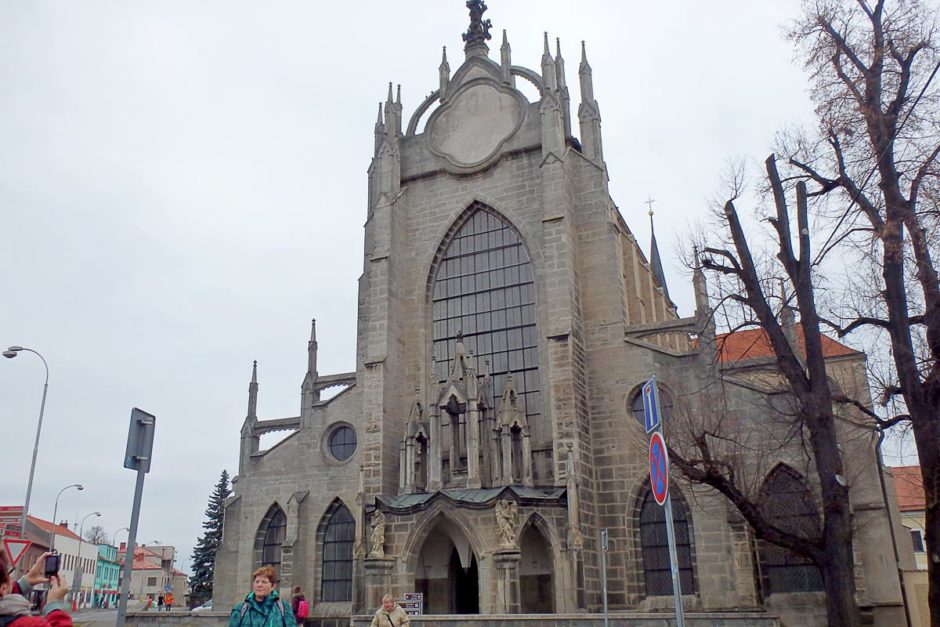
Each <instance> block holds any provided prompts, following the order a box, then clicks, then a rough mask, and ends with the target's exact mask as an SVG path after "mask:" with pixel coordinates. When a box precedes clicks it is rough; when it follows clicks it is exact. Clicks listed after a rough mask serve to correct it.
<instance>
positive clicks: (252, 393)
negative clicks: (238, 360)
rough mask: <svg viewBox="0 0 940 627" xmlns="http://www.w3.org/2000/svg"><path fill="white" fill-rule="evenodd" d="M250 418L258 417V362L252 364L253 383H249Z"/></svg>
mask: <svg viewBox="0 0 940 627" xmlns="http://www.w3.org/2000/svg"><path fill="white" fill-rule="evenodd" d="M248 418H249V419H251V420H257V419H258V362H257V361H254V362H253V363H252V365H251V383H249V384H248Z"/></svg>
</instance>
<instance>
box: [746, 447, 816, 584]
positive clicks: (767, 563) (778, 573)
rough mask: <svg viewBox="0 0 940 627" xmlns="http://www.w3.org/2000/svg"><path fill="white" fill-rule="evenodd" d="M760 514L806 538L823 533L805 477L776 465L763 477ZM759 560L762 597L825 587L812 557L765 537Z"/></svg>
mask: <svg viewBox="0 0 940 627" xmlns="http://www.w3.org/2000/svg"><path fill="white" fill-rule="evenodd" d="M759 504H760V510H761V513H762V514H763V515H764V516H765V517H766V518H767V519H768V520H770V521H771V522H772V523H773V524H774V525H775V526H777V527H779V528H780V529H782V530H784V531H788V532H790V533H794V534H798V535H800V536H802V537H804V538H807V539H813V538H818V537H819V536H820V534H821V525H820V520H819V510H818V508H817V507H816V502H815V501H814V500H813V494H812V492H811V491H810V489H809V485H808V484H807V483H806V480H805V479H804V478H803V476H802V475H801V474H800V473H799V472H797V471H796V470H794V469H793V468H791V467H790V466H787V465H786V464H777V466H775V467H774V469H773V470H771V471H770V473H769V474H768V475H767V478H766V479H764V484H763V486H762V487H761V491H760V497H759ZM757 563H758V572H759V574H760V587H761V591H762V592H763V596H765V597H767V596H769V595H771V594H774V593H778V592H810V591H821V590H824V585H823V584H824V582H823V577H822V573H821V572H820V571H819V568H818V567H817V566H816V565H815V564H813V562H812V561H810V560H809V559H807V558H805V557H802V556H800V555H797V554H796V553H793V552H792V551H789V550H787V549H784V548H781V547H778V546H776V545H773V544H771V543H769V542H765V541H764V540H758V541H757Z"/></svg>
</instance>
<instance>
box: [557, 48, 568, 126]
mask: <svg viewBox="0 0 940 627" xmlns="http://www.w3.org/2000/svg"><path fill="white" fill-rule="evenodd" d="M555 84H556V85H558V96H559V104H560V105H561V118H562V121H563V122H564V125H565V137H566V138H568V137H571V96H569V95H568V81H567V79H566V78H565V60H564V58H563V57H562V56H561V38H560V37H556V38H555Z"/></svg>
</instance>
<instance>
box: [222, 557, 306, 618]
mask: <svg viewBox="0 0 940 627" xmlns="http://www.w3.org/2000/svg"><path fill="white" fill-rule="evenodd" d="M251 577H252V583H251V592H249V593H248V596H246V597H245V600H244V601H242V602H241V603H239V604H238V605H236V606H235V608H234V609H233V610H232V615H231V616H229V619H228V627H297V620H296V619H295V618H294V613H293V612H292V611H291V609H290V604H289V603H287V602H286V601H282V600H281V599H279V598H278V595H277V590H275V589H274V584H276V583H277V572H276V571H275V570H274V569H273V568H271V567H270V566H262V567H261V568H259V569H258V570H256V571H255V572H254V574H253V575H252V576H251Z"/></svg>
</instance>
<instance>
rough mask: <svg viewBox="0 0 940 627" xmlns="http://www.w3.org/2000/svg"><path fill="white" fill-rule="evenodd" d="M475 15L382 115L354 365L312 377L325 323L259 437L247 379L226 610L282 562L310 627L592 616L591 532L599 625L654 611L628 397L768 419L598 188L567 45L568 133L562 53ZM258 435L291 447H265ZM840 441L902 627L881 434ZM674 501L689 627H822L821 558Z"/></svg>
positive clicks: (597, 160) (864, 588)
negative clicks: (414, 99)
mask: <svg viewBox="0 0 940 627" xmlns="http://www.w3.org/2000/svg"><path fill="white" fill-rule="evenodd" d="M466 4H467V7H468V8H469V9H470V27H469V29H468V30H467V32H466V33H465V34H464V35H463V40H464V59H463V62H462V63H460V64H459V66H458V67H457V68H456V70H454V71H452V70H451V66H450V64H449V61H448V57H447V53H446V49H445V54H444V57H443V59H442V60H441V63H440V67H439V76H438V84H437V88H436V89H435V90H434V91H433V92H432V93H431V94H430V95H429V96H428V97H427V98H426V99H425V100H424V101H423V102H421V103H420V104H419V105H418V106H417V107H416V108H415V109H414V111H413V113H411V115H410V117H408V118H405V117H404V115H403V113H404V112H403V106H402V103H401V97H400V90H399V91H398V92H397V94H396V93H393V91H392V88H391V86H390V87H389V93H388V99H387V101H386V102H385V105H384V108H383V107H380V109H379V116H378V119H377V121H376V123H375V152H374V155H373V158H372V164H371V167H370V168H369V177H368V185H369V193H368V208H367V212H368V213H367V221H366V224H365V250H364V259H363V271H362V275H361V278H360V279H359V299H358V333H357V353H356V371H355V372H350V373H340V374H329V375H324V374H320V372H319V371H318V369H317V339H316V326H315V324H314V327H313V330H312V335H311V338H310V342H309V346H308V355H309V359H308V368H307V373H306V376H305V378H304V380H303V384H302V405H301V409H300V414H299V415H298V416H296V417H292V418H285V419H277V420H264V419H260V418H259V417H258V415H257V410H256V408H257V394H258V381H257V372H256V371H255V372H253V373H252V379H251V383H250V385H249V403H248V413H247V417H246V418H245V421H244V423H243V426H242V430H241V452H240V458H239V468H238V474H237V478H236V480H234V481H233V483H234V495H233V496H232V497H230V499H229V500H228V501H227V503H226V508H225V523H224V538H223V542H222V546H221V548H220V550H219V552H218V555H217V561H216V581H215V595H216V599H215V604H216V607H218V608H220V609H221V608H224V607H226V606H231V605H234V604H235V603H237V602H238V601H240V600H241V598H242V597H243V596H244V594H245V593H246V592H247V591H248V589H249V578H250V574H251V572H252V571H253V570H254V569H255V568H257V567H258V566H260V565H262V564H272V565H274V566H275V567H276V568H277V569H278V571H279V573H280V577H281V581H280V589H281V591H282V594H287V595H289V591H290V588H291V587H292V586H293V585H300V586H301V587H302V588H303V590H304V592H305V594H306V596H307V599H308V600H310V601H311V607H312V608H313V609H312V612H311V618H309V619H308V623H307V624H308V625H316V626H317V627H334V626H338V625H344V627H345V626H347V625H350V621H351V620H352V621H353V623H354V624H356V625H368V623H369V620H370V617H368V616H367V615H368V614H370V613H371V612H374V610H375V608H376V607H378V605H380V600H381V597H382V595H383V594H385V593H392V594H394V595H396V597H399V598H401V595H403V594H405V593H421V594H422V595H423V611H424V614H425V615H428V619H431V620H430V622H428V623H427V624H436V623H435V620H434V615H454V614H470V615H477V619H476V622H474V623H465V624H466V625H467V627H469V626H470V625H471V624H473V625H484V624H492V625H495V624H500V625H515V624H516V623H514V622H513V621H512V615H519V614H526V615H543V616H544V622H542V623H540V624H543V625H551V624H562V623H564V624H566V625H575V624H577V625H582V624H583V625H587V624H596V625H599V624H600V618H599V616H598V615H597V612H598V611H599V610H600V607H601V604H602V596H601V579H602V573H601V553H600V532H601V530H602V529H607V530H608V533H609V539H610V540H609V542H610V543H609V551H608V552H607V554H606V563H607V572H606V580H607V588H608V590H609V593H608V601H609V606H610V608H611V610H612V611H613V612H614V613H615V614H616V615H617V616H620V617H624V616H628V617H629V616H635V617H636V618H637V619H639V618H640V617H643V616H649V613H651V612H657V611H664V610H666V609H668V608H669V607H671V604H672V603H673V597H672V576H671V572H670V566H669V558H668V549H667V545H666V538H665V531H664V527H665V526H664V524H663V521H664V514H663V511H662V508H660V507H659V506H658V505H656V503H655V502H654V500H653V497H652V495H651V492H650V486H649V469H648V463H647V442H648V439H647V435H646V431H645V429H644V426H643V424H642V422H643V421H642V403H641V401H639V400H638V399H639V395H638V390H639V386H640V385H642V383H643V382H644V381H645V380H646V379H647V378H648V377H649V376H650V375H651V374H656V376H657V378H658V381H659V383H660V386H661V398H662V407H663V413H664V414H665V415H666V417H667V418H668V417H669V414H670V412H671V411H672V408H673V406H674V405H675V406H678V404H679V403H680V401H682V399H683V398H684V397H686V396H688V395H690V394H694V393H695V392H694V390H700V389H704V388H705V387H707V385H708V383H709V382H710V381H711V382H714V381H716V380H721V381H723V382H724V383H726V385H725V387H726V388H733V389H734V390H737V391H736V392H734V394H736V395H737V396H736V398H738V401H736V402H737V403H738V405H739V407H741V408H751V410H752V411H759V408H760V407H761V405H760V403H758V402H757V401H756V400H754V398H755V397H756V396H759V391H760V386H761V385H767V381H768V377H767V376H763V375H762V373H764V374H766V372H767V371H768V369H772V360H771V359H769V355H767V354H761V353H760V351H759V350H752V349H753V348H754V347H755V346H756V347H758V348H759V345H760V342H759V341H756V340H754V337H755V336H753V335H751V336H745V335H742V334H747V333H752V334H753V332H739V333H737V334H732V335H734V336H735V337H731V336H717V337H716V335H715V330H714V326H713V324H712V322H711V316H710V311H709V308H708V294H707V289H706V283H705V279H704V277H703V276H702V274H701V272H698V271H697V272H696V273H695V276H694V280H693V289H694V290H695V295H696V299H695V302H696V311H695V312H694V313H693V315H691V316H689V317H680V316H679V315H678V312H677V310H676V307H675V305H674V304H673V302H672V301H671V299H670V297H669V293H668V291H667V289H666V284H665V278H664V275H663V271H662V265H661V261H660V258H659V252H658V250H657V249H656V247H655V240H654V242H653V245H652V247H651V250H650V252H649V256H647V255H646V254H645V253H644V252H643V251H642V250H641V246H640V245H639V244H638V242H637V240H636V239H635V238H634V236H633V234H632V233H631V231H630V228H629V226H628V225H627V224H626V222H625V221H624V218H623V217H622V216H621V214H620V212H619V211H618V209H617V206H616V205H615V204H614V201H613V200H612V199H611V197H610V195H609V192H608V184H607V181H608V171H607V167H606V164H605V161H604V145H603V141H602V136H601V114H600V108H599V106H598V102H597V101H596V100H595V98H594V89H593V82H592V81H593V76H592V71H591V66H590V65H589V64H588V60H587V56H586V53H585V50H584V47H583V45H582V49H581V51H580V53H581V60H580V65H579V67H578V72H577V76H578V80H579V81H580V94H581V102H580V103H579V104H578V106H577V111H576V118H575V119H572V115H571V108H572V104H571V102H570V99H569V91H568V83H567V81H568V76H567V73H566V70H565V61H564V59H563V58H562V54H561V49H560V46H558V47H554V46H552V47H550V45H549V41H548V38H547V36H546V38H545V47H544V53H543V55H542V59H541V67H540V69H539V70H533V69H529V68H527V67H523V66H520V65H514V64H513V61H512V58H511V51H510V46H509V43H508V40H507V37H506V34H505V31H504V32H503V35H502V45H501V46H500V49H499V54H498V59H494V58H491V56H490V54H489V46H488V45H487V42H488V41H490V39H491V34H490V32H489V31H490V28H491V26H490V21H489V20H487V19H484V18H483V12H484V11H485V10H486V6H485V4H483V3H482V2H480V1H479V0H470V1H468V2H467V3H466ZM553 47H554V54H553V50H552V48H553ZM451 56H453V55H451ZM520 82H525V83H528V84H530V85H531V86H532V87H534V90H535V91H536V92H537V93H538V94H539V97H538V100H537V101H535V102H530V101H529V100H528V99H527V98H526V96H524V95H523V92H522V91H520V90H519V89H518V88H517V85H518V84H519V83H520ZM748 337H749V338H751V339H750V340H749V339H748ZM830 349H831V350H830V351H829V354H830V355H831V357H830V361H831V364H830V366H831V370H832V376H833V378H834V379H835V380H837V381H838V382H839V384H840V385H841V386H843V387H852V386H854V387H855V388H862V387H864V389H866V390H867V382H866V381H865V380H864V377H865V370H864V367H862V366H863V365H864V359H865V357H864V355H863V354H860V353H857V352H855V351H852V350H850V349H848V348H846V347H844V346H842V345H841V344H838V343H836V342H834V341H833V342H832V346H831V347H830ZM749 350H751V352H750V353H749V352H748V351H749ZM693 383H694V384H693ZM327 389H331V392H334V393H333V394H332V395H329V398H321V395H322V396H323V397H326V396H328V395H327V394H324V393H323V392H324V390H327ZM336 389H338V390H339V391H338V393H335V392H336ZM866 394H867V392H866ZM638 417H639V420H638ZM273 431H289V432H290V434H289V435H288V437H286V438H285V439H283V440H282V441H280V442H279V443H278V444H276V445H275V446H273V447H271V448H269V449H267V450H260V447H259V438H260V436H261V435H263V434H265V433H269V432H273ZM846 447H847V448H848V449H851V452H852V453H853V455H852V456H848V455H847V458H846V459H847V460H849V459H851V460H854V461H852V463H853V464H854V466H855V468H854V472H855V475H854V476H853V481H854V482H855V483H856V484H857V485H859V486H861V487H860V488H859V489H853V491H852V498H853V506H854V507H855V512H854V515H855V519H856V521H857V522H858V525H857V528H858V531H857V535H856V538H857V546H856V556H857V557H856V564H857V565H858V575H857V579H858V589H859V591H860V595H861V598H860V599H859V603H860V605H861V606H862V607H863V608H864V609H865V610H866V611H867V612H870V614H871V615H872V617H873V620H874V624H878V625H885V626H888V625H900V624H903V623H904V614H903V609H902V605H901V592H900V588H899V585H898V580H897V572H896V570H895V566H894V565H895V563H896V560H895V556H894V554H893V553H892V550H891V542H890V533H891V531H890V527H889V509H888V506H887V505H886V502H885V499H884V498H883V497H882V491H881V490H880V489H878V485H879V479H880V477H879V473H880V466H879V465H878V463H877V460H876V457H875V451H874V448H873V446H872V443H871V442H870V440H869V439H864V438H850V439H849V441H848V442H847V444H846ZM847 463H848V462H847ZM762 482H763V487H762V488H761V489H762V490H763V492H762V494H765V495H766V496H767V499H768V501H767V502H768V503H770V504H771V505H773V503H777V506H776V508H777V510H779V515H780V517H781V521H782V522H781V524H790V523H793V522H794V521H796V522H802V523H805V524H810V525H812V524H818V516H819V514H818V512H819V505H818V502H817V501H816V497H815V494H816V491H815V489H814V488H813V478H812V476H811V473H809V472H808V471H807V470H806V465H805V464H801V463H799V455H796V454H794V455H792V456H788V455H786V454H782V455H781V456H780V459H779V460H775V465H773V467H772V469H769V470H768V472H767V473H766V475H765V476H764V477H763V478H762ZM672 498H673V510H674V521H675V536H676V544H677V551H678V557H679V579H680V581H681V585H682V594H683V599H684V601H683V604H684V606H685V607H686V611H687V612H689V613H692V614H697V615H699V616H704V617H711V618H712V621H713V622H709V623H708V624H716V625H717V624H727V625H767V626H768V627H769V626H771V625H795V624H799V625H801V627H808V626H812V625H822V624H825V607H824V603H823V600H822V599H823V597H822V596H821V595H822V594H823V593H822V592H821V589H822V586H821V583H822V582H821V578H820V575H819V572H818V571H817V570H816V568H815V566H813V565H812V564H809V563H807V562H806V561H805V560H800V559H799V558H796V557H795V556H793V555H788V554H786V553H785V552H783V551H781V550H779V549H775V548H774V547H772V546H766V545H765V544H764V543H762V542H760V541H758V540H757V539H756V538H755V537H754V535H753V533H752V532H751V530H750V529H749V527H748V526H747V524H746V523H745V522H744V521H743V519H742V518H741V517H740V515H738V514H737V513H736V512H735V510H734V509H733V508H732V507H731V506H729V505H728V504H727V503H726V501H725V500H724V499H723V498H722V497H720V496H718V495H716V494H715V493H713V492H710V491H708V490H704V489H702V488H700V487H698V488H696V487H693V486H689V485H686V484H683V483H682V482H681V481H676V482H675V484H674V485H673V487H672ZM774 499H776V501H775V500H774ZM492 615H499V617H498V618H496V617H494V616H492ZM488 616H490V618H488ZM529 620H530V622H526V625H530V623H531V621H536V622H538V618H537V616H535V617H531V618H530V619H529ZM566 621H567V622H566ZM461 624H464V623H461ZM531 624H532V625H534V623H531ZM637 624H639V623H637ZM657 624H659V623H657Z"/></svg>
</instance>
